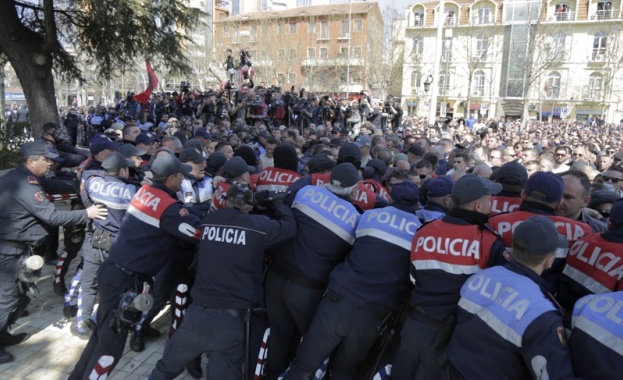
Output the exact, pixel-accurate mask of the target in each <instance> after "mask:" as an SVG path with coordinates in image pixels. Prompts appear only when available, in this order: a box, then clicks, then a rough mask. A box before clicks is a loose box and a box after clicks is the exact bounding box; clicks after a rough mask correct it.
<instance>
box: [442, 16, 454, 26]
mask: <svg viewBox="0 0 623 380" xmlns="http://www.w3.org/2000/svg"><path fill="white" fill-rule="evenodd" d="M444 25H445V26H455V25H456V16H454V15H452V16H451V15H448V16H446V21H445V22H444Z"/></svg>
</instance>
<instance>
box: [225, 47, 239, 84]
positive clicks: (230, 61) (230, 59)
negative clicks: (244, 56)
mask: <svg viewBox="0 0 623 380" xmlns="http://www.w3.org/2000/svg"><path fill="white" fill-rule="evenodd" d="M225 52H226V53H227V60H226V61H225V63H224V64H223V66H225V70H226V71H227V73H228V74H229V81H233V80H234V75H236V70H235V69H234V56H233V55H232V54H233V52H232V50H231V49H227V50H225Z"/></svg>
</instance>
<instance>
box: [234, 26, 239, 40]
mask: <svg viewBox="0 0 623 380" xmlns="http://www.w3.org/2000/svg"><path fill="white" fill-rule="evenodd" d="M232 42H234V43H237V42H240V27H239V26H236V27H234V36H233V38H232Z"/></svg>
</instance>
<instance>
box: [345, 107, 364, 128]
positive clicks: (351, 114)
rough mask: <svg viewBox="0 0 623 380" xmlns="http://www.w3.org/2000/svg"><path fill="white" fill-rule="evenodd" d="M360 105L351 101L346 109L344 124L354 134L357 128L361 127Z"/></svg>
mask: <svg viewBox="0 0 623 380" xmlns="http://www.w3.org/2000/svg"><path fill="white" fill-rule="evenodd" d="M360 108H361V105H360V104H359V103H358V102H356V101H353V102H352V103H351V106H350V107H348V108H347V109H346V116H347V119H346V126H347V128H348V129H349V130H350V131H353V133H354V134H355V135H357V134H359V128H360V127H361V113H360V111H359V110H360Z"/></svg>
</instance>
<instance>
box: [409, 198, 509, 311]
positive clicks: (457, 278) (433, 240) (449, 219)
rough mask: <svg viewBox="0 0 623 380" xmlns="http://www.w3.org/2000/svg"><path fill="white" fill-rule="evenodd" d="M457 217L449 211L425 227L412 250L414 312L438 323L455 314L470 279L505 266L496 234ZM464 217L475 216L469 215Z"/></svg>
mask: <svg viewBox="0 0 623 380" xmlns="http://www.w3.org/2000/svg"><path fill="white" fill-rule="evenodd" d="M455 213H457V211H455V210H450V211H449V213H448V214H447V215H445V216H444V217H443V218H441V219H438V220H435V221H432V222H430V223H428V224H424V225H423V226H422V227H421V228H420V229H419V230H418V232H417V234H416V235H415V238H414V239H413V244H412V248H411V262H412V266H411V273H412V275H413V278H414V279H415V287H414V289H413V292H411V308H414V307H418V308H420V310H422V311H424V312H425V313H426V314H427V315H428V316H430V317H432V318H434V319H436V320H438V321H443V320H444V319H446V318H447V317H448V316H449V315H451V314H453V313H455V312H456V303H457V302H458V301H459V298H460V296H459V294H460V290H461V286H463V284H464V283H465V281H466V280H467V278H468V277H469V276H470V275H472V274H474V273H478V272H480V271H481V270H482V269H484V268H488V267H491V266H494V265H499V264H502V263H505V262H506V259H505V258H504V251H505V248H504V243H503V242H502V240H501V239H500V238H499V236H498V235H496V234H495V232H493V231H492V230H490V229H489V228H488V227H486V226H485V225H483V226H480V225H476V224H471V223H470V222H469V221H467V220H466V219H463V218H462V217H459V216H458V214H457V215H455ZM462 214H465V215H466V217H469V215H472V213H471V212H469V211H463V212H462ZM473 214H477V213H473ZM478 215H482V214H478Z"/></svg>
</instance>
